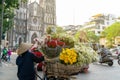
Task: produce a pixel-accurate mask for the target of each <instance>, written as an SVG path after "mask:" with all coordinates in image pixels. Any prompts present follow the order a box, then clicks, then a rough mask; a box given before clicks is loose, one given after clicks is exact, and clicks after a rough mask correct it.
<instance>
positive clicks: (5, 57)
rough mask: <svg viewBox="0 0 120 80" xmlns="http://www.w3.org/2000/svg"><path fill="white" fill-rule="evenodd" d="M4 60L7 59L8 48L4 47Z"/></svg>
mask: <svg viewBox="0 0 120 80" xmlns="http://www.w3.org/2000/svg"><path fill="white" fill-rule="evenodd" d="M1 59H2V60H3V61H7V48H6V47H4V48H3V50H2V58H1Z"/></svg>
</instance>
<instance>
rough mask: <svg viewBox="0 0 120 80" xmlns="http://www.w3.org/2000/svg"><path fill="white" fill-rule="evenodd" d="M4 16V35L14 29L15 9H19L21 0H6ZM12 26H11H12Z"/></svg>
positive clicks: (0, 8)
mask: <svg viewBox="0 0 120 80" xmlns="http://www.w3.org/2000/svg"><path fill="white" fill-rule="evenodd" d="M4 1H5V2H4V15H3V30H2V31H3V33H5V32H6V31H7V30H8V29H10V28H11V27H12V25H11V24H12V21H13V17H14V9H15V8H18V6H19V4H18V1H19V0H4ZM1 6H2V0H1V1H0V15H2V14H1V11H2V7H1ZM10 25H11V26H10Z"/></svg>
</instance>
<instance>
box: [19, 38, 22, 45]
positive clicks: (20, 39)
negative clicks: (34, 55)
mask: <svg viewBox="0 0 120 80" xmlns="http://www.w3.org/2000/svg"><path fill="white" fill-rule="evenodd" d="M21 42H22V38H21V37H20V38H19V45H20V43H21Z"/></svg>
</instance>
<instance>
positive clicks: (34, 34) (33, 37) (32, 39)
mask: <svg viewBox="0 0 120 80" xmlns="http://www.w3.org/2000/svg"><path fill="white" fill-rule="evenodd" d="M35 38H37V34H36V33H33V35H32V37H31V43H33V44H34V43H35V41H34V39H35Z"/></svg>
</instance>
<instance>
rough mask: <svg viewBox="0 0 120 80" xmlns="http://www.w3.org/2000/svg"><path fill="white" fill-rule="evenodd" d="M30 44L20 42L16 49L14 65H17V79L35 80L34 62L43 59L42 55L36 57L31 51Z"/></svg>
mask: <svg viewBox="0 0 120 80" xmlns="http://www.w3.org/2000/svg"><path fill="white" fill-rule="evenodd" d="M32 46H33V45H32V44H28V43H21V44H20V46H19V48H18V49H17V54H18V57H17V58H16V65H17V66H18V72H17V77H18V79H19V80H36V77H35V76H36V72H35V68H34V62H36V63H40V62H42V61H44V56H41V57H37V56H35V55H34V54H33V53H32V51H31V48H32Z"/></svg>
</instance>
